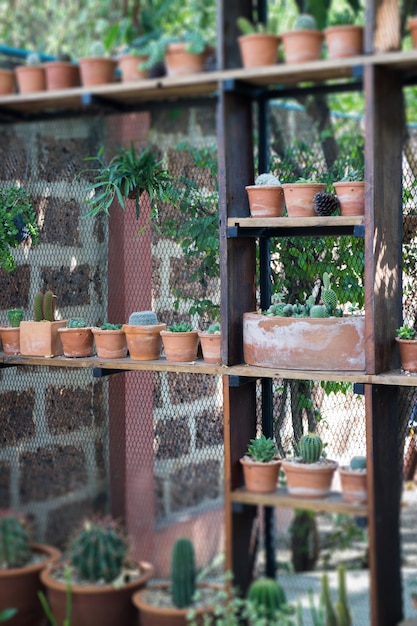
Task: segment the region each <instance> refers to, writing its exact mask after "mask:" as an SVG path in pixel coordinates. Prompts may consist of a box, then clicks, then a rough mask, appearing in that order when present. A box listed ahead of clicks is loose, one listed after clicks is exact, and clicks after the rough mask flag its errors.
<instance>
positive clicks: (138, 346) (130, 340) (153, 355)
mask: <svg viewBox="0 0 417 626" xmlns="http://www.w3.org/2000/svg"><path fill="white" fill-rule="evenodd" d="M166 327H167V325H166V324H153V325H152V324H150V325H144V326H135V325H133V324H123V332H124V333H125V336H126V342H127V348H128V350H129V356H130V358H131V359H132V360H133V361H155V360H156V359H159V358H160V357H161V351H162V337H161V335H160V332H161V330H165V329H166Z"/></svg>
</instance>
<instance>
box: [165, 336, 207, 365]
mask: <svg viewBox="0 0 417 626" xmlns="http://www.w3.org/2000/svg"><path fill="white" fill-rule="evenodd" d="M161 337H162V343H163V345H164V350H165V357H166V360H167V361H169V362H174V363H189V362H190V361H195V360H196V358H197V350H198V341H199V339H198V331H197V330H192V331H189V332H185V333H175V332H171V331H170V330H161Z"/></svg>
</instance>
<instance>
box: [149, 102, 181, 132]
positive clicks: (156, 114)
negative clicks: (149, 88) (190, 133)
mask: <svg viewBox="0 0 417 626" xmlns="http://www.w3.org/2000/svg"><path fill="white" fill-rule="evenodd" d="M172 117H173V111H171V110H161V109H152V110H151V128H156V129H158V135H163V134H169V133H172V130H173V124H172ZM189 121H190V109H189V108H187V107H178V108H177V109H175V133H176V134H178V135H181V134H186V133H187V130H188V125H189Z"/></svg>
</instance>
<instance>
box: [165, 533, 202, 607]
mask: <svg viewBox="0 0 417 626" xmlns="http://www.w3.org/2000/svg"><path fill="white" fill-rule="evenodd" d="M195 580H196V569H195V555H194V546H193V544H192V543H191V541H190V540H189V539H187V538H186V537H180V538H179V539H177V540H176V541H175V543H174V546H173V548H172V555H171V593H172V600H173V603H174V604H175V606H176V607H177V608H179V609H182V608H184V607H187V606H190V604H191V603H192V600H193V596H194V593H195Z"/></svg>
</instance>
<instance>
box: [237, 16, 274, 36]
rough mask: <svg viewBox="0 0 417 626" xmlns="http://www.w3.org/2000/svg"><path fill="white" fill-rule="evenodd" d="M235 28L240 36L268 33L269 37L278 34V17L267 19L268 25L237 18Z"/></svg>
mask: <svg viewBox="0 0 417 626" xmlns="http://www.w3.org/2000/svg"><path fill="white" fill-rule="evenodd" d="M237 27H238V29H239V30H240V32H241V33H242V35H252V34H254V33H268V34H271V35H277V34H278V17H277V16H275V15H272V16H271V17H270V18H269V19H268V23H267V24H264V23H262V22H251V21H250V20H248V19H247V18H246V17H242V16H241V17H238V19H237Z"/></svg>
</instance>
